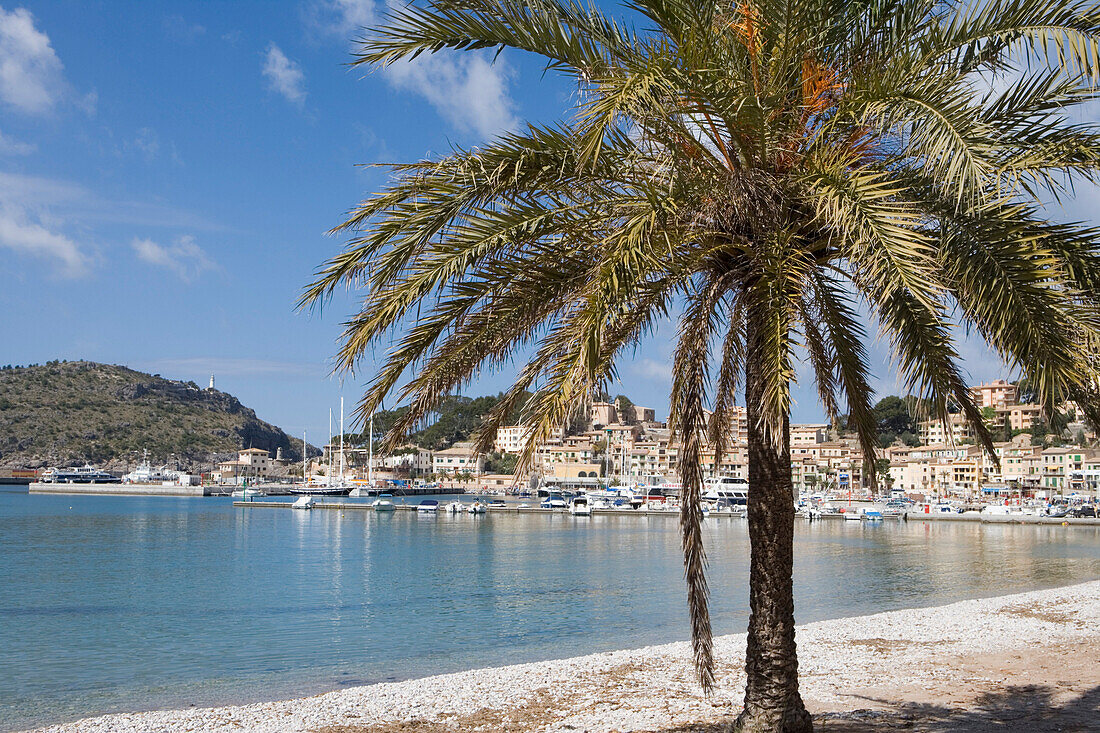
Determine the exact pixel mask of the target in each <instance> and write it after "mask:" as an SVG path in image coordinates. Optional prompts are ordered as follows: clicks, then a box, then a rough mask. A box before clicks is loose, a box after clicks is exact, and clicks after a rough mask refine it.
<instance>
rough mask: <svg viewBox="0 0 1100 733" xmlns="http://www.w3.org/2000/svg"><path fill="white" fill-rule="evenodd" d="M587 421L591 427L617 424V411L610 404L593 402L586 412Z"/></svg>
mask: <svg viewBox="0 0 1100 733" xmlns="http://www.w3.org/2000/svg"><path fill="white" fill-rule="evenodd" d="M588 421H589V422H590V423H591V424H592V425H601V426H602V425H611V424H612V423H617V422H619V411H618V410H616V409H615V405H613V404H611V403H610V402H593V403H592V409H591V410H589V411H588Z"/></svg>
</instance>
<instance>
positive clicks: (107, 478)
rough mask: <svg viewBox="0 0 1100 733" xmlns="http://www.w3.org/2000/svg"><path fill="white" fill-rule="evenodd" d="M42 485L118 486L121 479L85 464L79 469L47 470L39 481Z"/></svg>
mask: <svg viewBox="0 0 1100 733" xmlns="http://www.w3.org/2000/svg"><path fill="white" fill-rule="evenodd" d="M40 480H41V481H42V483H44V484H118V483H122V479H120V478H119V477H118V476H114V475H112V474H109V473H107V472H106V471H101V470H100V469H98V468H93V467H92V466H89V465H88V464H85V465H84V466H82V467H81V468H48V469H46V470H45V471H44V472H43V473H42V477H41V479H40Z"/></svg>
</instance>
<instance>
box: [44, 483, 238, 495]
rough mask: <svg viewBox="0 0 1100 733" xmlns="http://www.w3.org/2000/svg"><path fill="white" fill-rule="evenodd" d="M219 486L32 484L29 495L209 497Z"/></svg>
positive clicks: (219, 488) (219, 489)
mask: <svg viewBox="0 0 1100 733" xmlns="http://www.w3.org/2000/svg"><path fill="white" fill-rule="evenodd" d="M215 489H217V490H218V491H221V487H219V486H182V485H179V484H167V485H164V484H94V483H93V484H45V483H41V482H35V483H32V484H31V485H30V486H29V487H28V488H27V491H28V492H29V493H31V494H91V495H97V496H104V495H105V496H211V495H212V492H213V490H215Z"/></svg>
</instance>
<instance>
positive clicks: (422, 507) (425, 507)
mask: <svg viewBox="0 0 1100 733" xmlns="http://www.w3.org/2000/svg"><path fill="white" fill-rule="evenodd" d="M416 511H418V512H432V513H435V512H437V511H439V502H438V501H436V500H435V499H425V500H424V501H422V502H420V503H419V504H417V505H416Z"/></svg>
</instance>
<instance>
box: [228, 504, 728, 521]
mask: <svg viewBox="0 0 1100 733" xmlns="http://www.w3.org/2000/svg"><path fill="white" fill-rule="evenodd" d="M233 506H239V507H244V508H271V509H290V508H292V506H293V502H289V501H235V502H233ZM416 507H417V505H416V504H394V506H393V509H394V510H395V511H399V512H415V511H416ZM313 509H335V510H339V511H344V510H349V511H367V512H372V511H374V507H373V506H371V505H370V504H366V503H362V504H361V503H352V502H343V501H334V502H326V503H321V502H317V503H316V504H314V505H313ZM488 512H489V513H490V514H564V515H566V516H571V515H570V514H569V510H568V509H543V508H542V507H537V506H530V507H520V506H517V505H511V506H490V507H488ZM387 513H388V512H387ZM432 513H433V514H447V513H448V512H447V511H446V509H445V508H444V507H442V506H440V507H439V509H438V510H436V511H435V512H432ZM592 514H593V515H596V514H599V515H601V516H613V517H627V516H629V517H646V516H658V517H679V516H680V512H679V511H668V510H661V509H593V510H592ZM709 516H712V517H725V518H728V519H740V518H742V517H743V515H742V514H740V513H735V512H710V513H709Z"/></svg>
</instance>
